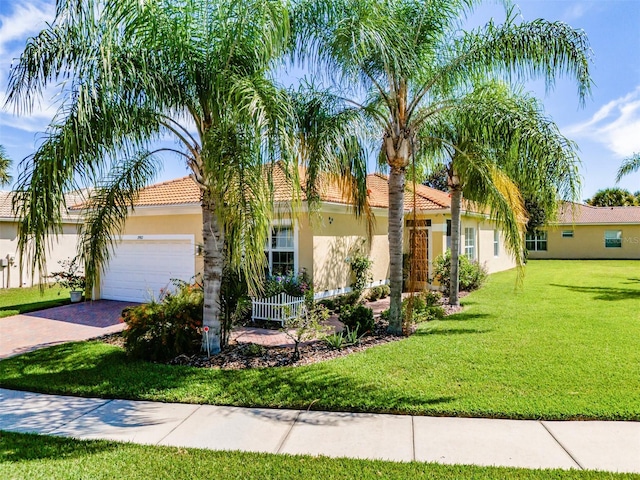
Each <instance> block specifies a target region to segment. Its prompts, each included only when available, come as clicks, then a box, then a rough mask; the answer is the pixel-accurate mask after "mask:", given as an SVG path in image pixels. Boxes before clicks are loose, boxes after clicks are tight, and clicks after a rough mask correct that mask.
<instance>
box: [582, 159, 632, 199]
mask: <svg viewBox="0 0 640 480" xmlns="http://www.w3.org/2000/svg"><path fill="white" fill-rule="evenodd" d="M623 166H624V165H623ZM621 168H622V167H621ZM631 171H632V170H631ZM619 178H620V175H618V179H619ZM636 202H637V200H636V196H635V195H634V194H633V193H631V192H630V191H629V190H625V189H624V188H603V189H602V190H598V191H597V192H596V193H594V194H593V197H591V198H589V199H587V200H586V203H587V204H588V205H593V206H594V207H629V206H633V205H635V204H636Z"/></svg>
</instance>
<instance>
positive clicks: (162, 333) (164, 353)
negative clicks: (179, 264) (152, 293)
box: [122, 281, 204, 361]
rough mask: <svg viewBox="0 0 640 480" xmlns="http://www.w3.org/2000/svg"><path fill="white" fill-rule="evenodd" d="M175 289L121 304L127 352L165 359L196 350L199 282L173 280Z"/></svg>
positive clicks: (200, 296) (199, 321) (200, 303)
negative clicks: (133, 303) (143, 300)
mask: <svg viewBox="0 0 640 480" xmlns="http://www.w3.org/2000/svg"><path fill="white" fill-rule="evenodd" d="M174 285H175V286H176V293H164V294H163V296H162V298H161V299H160V300H159V301H158V302H155V301H154V302H151V303H148V304H144V305H139V306H136V307H129V308H125V309H124V310H123V311H122V318H123V319H124V321H125V322H126V324H127V327H128V328H127V329H126V330H125V331H124V332H123V337H124V342H125V343H124V347H125V350H126V352H127V355H129V356H131V357H134V358H141V359H144V360H150V361H166V360H170V359H172V358H175V357H177V356H178V355H181V354H193V353H197V352H198V351H199V350H200V345H201V341H202V334H201V326H202V308H203V303H204V294H203V291H202V287H201V286H200V285H190V284H188V283H186V282H181V281H174Z"/></svg>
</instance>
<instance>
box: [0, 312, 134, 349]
mask: <svg viewBox="0 0 640 480" xmlns="http://www.w3.org/2000/svg"><path fill="white" fill-rule="evenodd" d="M129 305H135V304H133V303H128V302H116V301H113V300H97V301H95V302H91V301H89V302H82V303H76V304H72V305H64V306H62V307H54V308H48V309H46V310H40V311H37V312H31V313H28V314H23V315H14V316H12V317H6V318H0V358H7V357H11V356H14V355H19V354H21V353H25V352H29V351H31V350H36V349H38V348H43V347H48V346H51V345H57V344H59V343H64V342H72V341H79V340H86V339H89V338H93V337H99V336H101V335H106V334H109V333H115V332H119V331H121V330H122V329H124V327H125V325H124V323H122V322H121V321H120V313H121V312H122V309H123V308H125V307H127V306H129Z"/></svg>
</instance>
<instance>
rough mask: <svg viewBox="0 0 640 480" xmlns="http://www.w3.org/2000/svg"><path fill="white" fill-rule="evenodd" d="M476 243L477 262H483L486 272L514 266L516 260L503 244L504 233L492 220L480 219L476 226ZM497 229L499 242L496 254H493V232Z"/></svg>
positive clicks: (499, 270)
mask: <svg viewBox="0 0 640 480" xmlns="http://www.w3.org/2000/svg"><path fill="white" fill-rule="evenodd" d="M477 229H478V231H477V235H478V239H477V245H478V258H477V260H478V262H480V263H481V264H483V265H484V266H485V267H486V269H487V272H489V273H495V272H501V271H503V270H509V269H510V268H514V267H515V266H516V261H515V258H514V256H513V255H511V254H510V253H509V252H508V250H507V248H506V245H505V242H504V235H503V234H502V231H501V230H500V229H498V228H497V227H496V225H495V224H494V223H493V222H488V221H482V222H479V223H478V226H477ZM496 230H498V232H499V233H498V235H499V244H498V255H497V256H496V255H494V244H493V241H494V232H495V231H496Z"/></svg>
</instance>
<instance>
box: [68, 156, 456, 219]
mask: <svg viewBox="0 0 640 480" xmlns="http://www.w3.org/2000/svg"><path fill="white" fill-rule="evenodd" d="M271 174H272V181H273V185H274V200H275V201H277V202H286V201H290V200H291V198H292V191H291V182H290V180H289V178H287V175H286V174H285V171H284V169H282V168H278V167H277V166H276V168H274V169H273V170H272V173H271ZM298 175H299V176H300V180H301V183H302V184H303V186H304V179H305V176H306V170H305V169H304V168H303V167H299V168H298ZM367 188H368V193H369V204H370V206H371V207H378V208H389V201H388V198H389V185H388V180H387V177H386V176H385V175H381V174H378V173H374V174H370V175H368V176H367ZM319 192H320V198H321V200H322V201H324V202H331V203H341V204H349V203H350V202H349V199H348V198H347V197H345V196H344V195H343V194H342V190H341V188H340V182H339V180H337V179H336V180H329V179H324V181H322V180H321V181H320V183H319ZM305 199H306V197H305V195H304V194H303V195H301V200H305ZM199 203H200V189H199V188H198V186H197V184H196V183H195V181H194V180H193V179H192V178H191V177H183V178H178V179H175V180H170V181H167V182H162V183H157V184H155V185H150V186H149V187H147V188H145V189H143V190H142V191H141V192H140V195H139V197H138V200H137V201H136V203H135V205H136V206H161V205H185V204H199ZM416 205H417V207H418V209H419V210H442V209H448V208H451V199H450V198H449V194H447V193H445V192H441V191H439V190H435V189H433V188H430V187H426V186H424V185H417V189H416ZM75 208H76V209H78V208H81V205H78V206H76V207H75ZM412 208H413V191H412V189H411V185H410V184H407V190H406V192H405V210H411V209H412Z"/></svg>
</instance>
